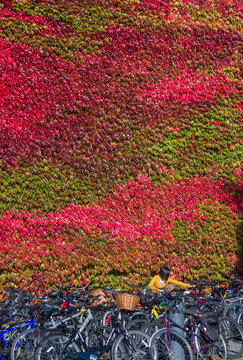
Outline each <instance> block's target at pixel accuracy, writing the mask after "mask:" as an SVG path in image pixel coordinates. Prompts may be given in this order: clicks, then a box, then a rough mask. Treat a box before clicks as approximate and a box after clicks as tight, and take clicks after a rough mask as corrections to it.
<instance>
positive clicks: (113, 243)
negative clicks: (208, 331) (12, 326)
mask: <svg viewBox="0 0 243 360" xmlns="http://www.w3.org/2000/svg"><path fill="white" fill-rule="evenodd" d="M240 15H241V14H240V2H238V1H237V0H228V1H224V0H220V1H209V0H206V1H201V0H194V1H187V0H180V1H174V0H171V1H160V0H107V1H102V0H72V1H67V0H45V1H36V0H22V1H21V0H7V1H5V2H4V4H1V5H0V77H1V82H0V253H1V270H0V283H1V284H2V285H10V284H15V285H16V286H22V287H23V288H26V289H27V288H31V289H32V290H35V291H37V290H40V289H42V288H43V289H44V287H46V286H48V285H53V284H61V283H69V282H71V283H73V285H80V284H81V283H82V282H85V281H87V279H88V280H91V279H93V278H95V279H96V284H99V283H100V284H101V283H105V284H106V285H108V284H110V285H112V286H118V285H119V282H120V276H121V275H126V276H128V277H131V279H134V280H136V281H142V282H146V280H147V277H148V276H150V275H152V274H154V273H156V271H157V270H158V268H159V267H160V265H161V264H163V263H167V264H169V265H170V266H171V267H172V268H173V269H174V275H175V276H176V277H180V278H187V279H192V278H197V277H199V276H200V277H209V278H220V277H221V276H222V274H224V273H227V274H230V273H232V272H234V271H235V269H236V268H237V270H238V271H240V267H241V265H240V254H241V252H242V230H241V214H242V183H243V182H242V162H241V161H242V160H241V159H242V97H241V74H240V62H241V52H240V47H241V43H242V35H241V32H240V30H241V25H242V20H241V16H240Z"/></svg>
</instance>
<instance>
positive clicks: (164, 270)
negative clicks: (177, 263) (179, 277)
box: [159, 265, 170, 281]
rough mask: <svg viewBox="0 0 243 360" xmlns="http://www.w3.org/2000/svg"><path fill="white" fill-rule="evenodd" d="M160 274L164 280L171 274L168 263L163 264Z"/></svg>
mask: <svg viewBox="0 0 243 360" xmlns="http://www.w3.org/2000/svg"><path fill="white" fill-rule="evenodd" d="M159 276H160V278H161V279H162V280H165V281H166V280H168V278H169V276H170V268H169V266H167V265H164V266H162V268H160V271H159Z"/></svg>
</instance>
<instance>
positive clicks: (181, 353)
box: [149, 329, 193, 360]
mask: <svg viewBox="0 0 243 360" xmlns="http://www.w3.org/2000/svg"><path fill="white" fill-rule="evenodd" d="M149 350H150V356H151V358H152V359H153V360H179V359H180V360H193V353H192V349H191V347H190V344H189V342H188V341H187V340H186V339H185V338H184V337H183V336H182V335H180V334H179V333H177V332H176V331H174V330H170V331H169V332H168V330H167V329H161V330H158V331H156V332H155V333H154V334H153V335H152V337H151V338H150V341H149Z"/></svg>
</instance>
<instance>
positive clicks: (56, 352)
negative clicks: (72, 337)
mask: <svg viewBox="0 0 243 360" xmlns="http://www.w3.org/2000/svg"><path fill="white" fill-rule="evenodd" d="M67 340H68V336H67V335H66V334H64V333H61V332H56V333H52V334H50V333H49V334H48V336H46V337H44V338H42V340H40V342H39V343H38V345H37V347H36V349H35V354H34V360H60V358H61V356H63V355H68V353H73V352H74V353H76V352H80V351H81V349H80V347H79V345H78V344H77V343H76V341H72V343H70V344H69V345H68V347H67V349H66V351H65V354H63V353H62V355H61V351H62V349H63V346H64V344H65V342H66V341H67Z"/></svg>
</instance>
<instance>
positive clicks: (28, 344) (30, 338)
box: [10, 329, 40, 360]
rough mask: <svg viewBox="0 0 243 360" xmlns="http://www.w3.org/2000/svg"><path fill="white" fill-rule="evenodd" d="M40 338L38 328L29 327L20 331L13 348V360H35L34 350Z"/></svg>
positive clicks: (11, 355) (11, 351)
mask: <svg viewBox="0 0 243 360" xmlns="http://www.w3.org/2000/svg"><path fill="white" fill-rule="evenodd" d="M39 340H40V331H39V330H38V329H28V330H25V331H23V332H22V333H20V334H19V335H18V336H17V337H16V338H15V340H14V342H13V344H12V346H11V350H10V359H11V360H21V359H23V360H33V357H34V351H35V348H36V345H37V343H38V341H39Z"/></svg>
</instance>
